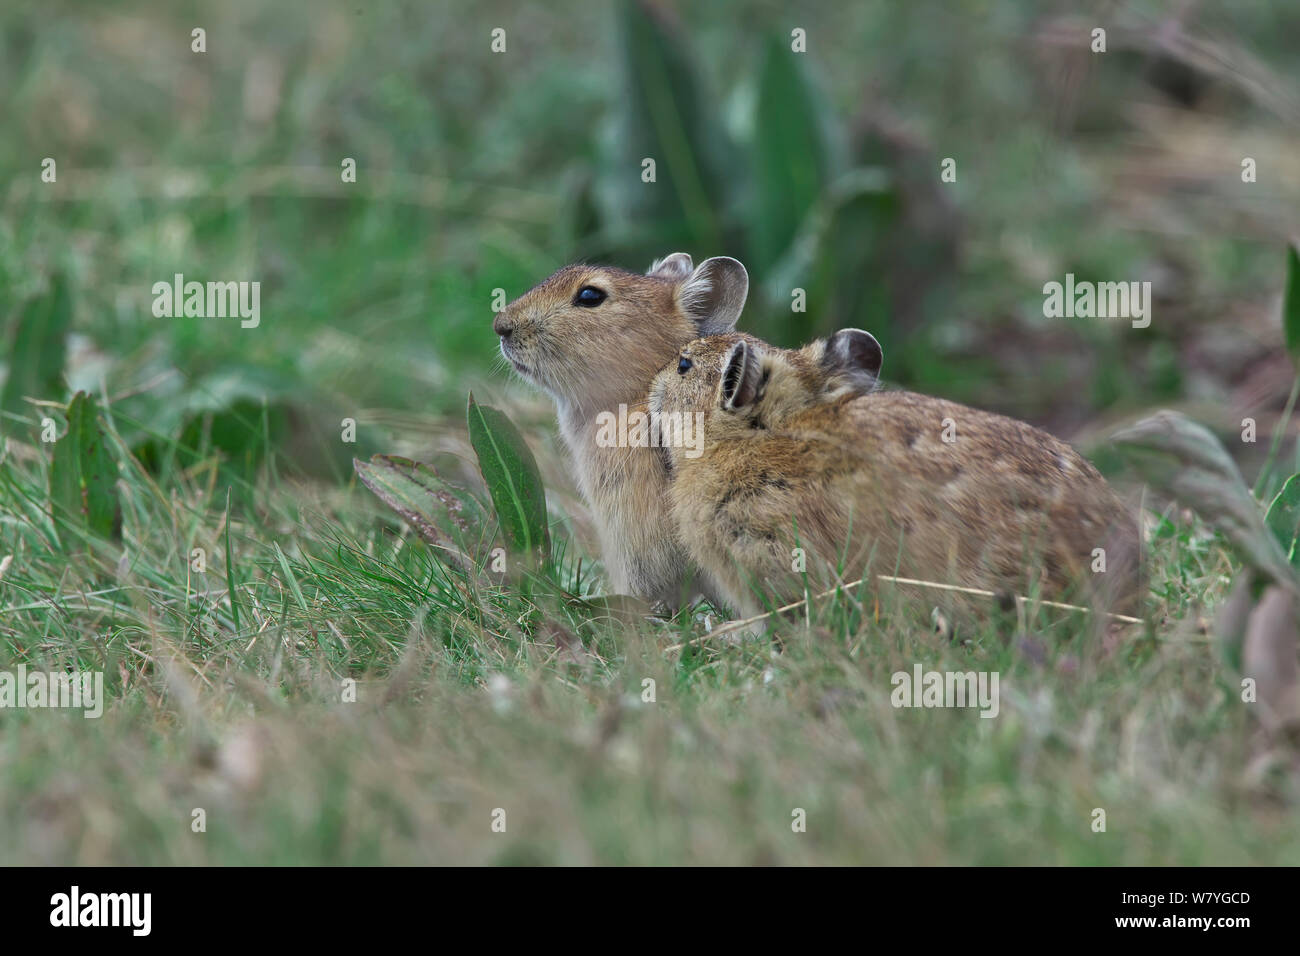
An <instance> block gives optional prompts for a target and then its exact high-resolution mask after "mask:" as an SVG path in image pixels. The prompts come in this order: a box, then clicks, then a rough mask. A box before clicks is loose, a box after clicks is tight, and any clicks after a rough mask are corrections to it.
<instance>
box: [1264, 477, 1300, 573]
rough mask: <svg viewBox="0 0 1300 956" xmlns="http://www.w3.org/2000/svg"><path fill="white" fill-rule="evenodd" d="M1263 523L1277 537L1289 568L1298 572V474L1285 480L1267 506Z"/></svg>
mask: <svg viewBox="0 0 1300 956" xmlns="http://www.w3.org/2000/svg"><path fill="white" fill-rule="evenodd" d="M1264 523H1265V524H1266V525H1268V528H1269V530H1270V531H1272V532H1273V534H1274V535H1276V536H1277V540H1278V543H1279V544H1281V545H1282V551H1283V553H1285V554H1286V556H1287V560H1289V561H1290V562H1291V567H1293V568H1296V569H1298V570H1300V474H1295V475H1292V476H1291V477H1290V478H1288V479H1287V480H1286V484H1284V485H1283V486H1282V490H1281V491H1279V492H1278V493H1277V497H1276V498H1274V499H1273V502H1272V504H1270V505H1269V506H1268V513H1267V514H1266V515H1264Z"/></svg>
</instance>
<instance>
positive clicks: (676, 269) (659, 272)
mask: <svg viewBox="0 0 1300 956" xmlns="http://www.w3.org/2000/svg"><path fill="white" fill-rule="evenodd" d="M694 269H695V263H693V262H691V257H690V256H689V255H687V254H686V253H685V252H674V253H673V254H672V255H670V256H664V257H663V258H662V259H656V260H655V261H654V262H652V263H650V268H649V269H647V270H646V275H648V276H659V277H660V278H664V279H685V278H686V277H687V276H689V275H690V274H691V272H693V271H694Z"/></svg>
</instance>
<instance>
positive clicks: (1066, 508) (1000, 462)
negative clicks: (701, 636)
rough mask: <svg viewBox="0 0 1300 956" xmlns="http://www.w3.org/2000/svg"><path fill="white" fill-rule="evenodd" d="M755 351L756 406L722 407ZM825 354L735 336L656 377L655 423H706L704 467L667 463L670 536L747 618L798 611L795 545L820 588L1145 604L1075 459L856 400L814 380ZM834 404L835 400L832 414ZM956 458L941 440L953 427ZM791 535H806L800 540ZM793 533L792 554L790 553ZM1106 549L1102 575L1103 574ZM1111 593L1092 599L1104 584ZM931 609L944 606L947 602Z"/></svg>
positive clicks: (895, 404)
mask: <svg viewBox="0 0 1300 956" xmlns="http://www.w3.org/2000/svg"><path fill="white" fill-rule="evenodd" d="M738 341H745V342H746V343H748V344H750V345H751V346H753V347H755V348H756V350H757V352H758V354H759V356H760V358H759V366H758V367H759V369H760V370H761V372H760V377H761V380H762V391H761V394H760V397H759V398H758V400H757V401H756V402H754V403H753V404H752V405H751V406H749V407H747V408H743V409H737V410H735V411H728V410H726V409H724V408H722V407H721V399H720V397H719V392H720V379H721V374H722V368H721V366H722V362H723V360H724V358H725V356H726V355H727V353H728V351H729V350H730V349H731V348H732V347H733V346H734V345H735V343H736V342H738ZM824 347H825V346H824V343H822V342H818V343H814V344H813V345H811V346H808V347H806V348H804V349H802V350H799V351H797V352H785V351H782V350H778V349H772V348H770V347H766V346H764V345H763V344H762V343H760V342H758V341H757V340H755V339H752V338H750V337H747V336H742V335H729V336H717V337H713V338H711V339H708V340H702V341H697V342H692V343H690V344H689V345H687V346H686V348H685V349H684V350H683V352H682V354H683V355H685V356H687V357H689V358H690V359H691V361H692V362H693V367H692V368H691V370H690V371H689V372H688V373H687V374H685V375H680V374H678V371H677V363H676V362H674V363H671V364H670V365H668V366H666V367H665V368H664V369H663V370H662V371H661V372H660V374H659V375H658V376H657V377H656V378H655V381H654V383H653V385H652V389H651V407H652V408H654V409H656V410H659V411H663V412H671V411H675V410H676V411H703V412H705V414H706V416H707V422H708V424H707V425H706V430H705V442H704V453H703V455H702V456H701V457H699V458H696V459H691V458H688V457H686V456H685V455H684V454H683V453H682V450H681V449H673V450H672V451H671V463H672V469H673V485H672V490H671V500H672V511H673V519H674V524H675V526H676V528H677V530H678V533H679V536H680V538H681V540H682V543H683V545H684V546H685V548H686V550H687V552H688V553H689V554H690V556H691V557H692V559H693V560H694V561H695V562H696V563H697V564H698V565H699V567H700V568H702V569H704V570H705V571H706V572H707V573H708V574H709V575H710V577H712V578H713V579H714V581H715V582H716V585H717V589H718V591H719V593H720V594H721V595H722V596H723V597H724V599H725V600H726V601H727V602H728V603H729V604H731V605H732V607H733V609H734V610H735V611H737V612H738V613H740V614H742V615H745V616H750V615H753V614H756V613H760V612H761V610H762V607H761V606H760V603H759V601H758V599H757V598H756V596H755V594H754V588H755V586H757V587H758V588H760V589H761V590H763V591H765V592H766V593H767V594H768V595H770V596H772V597H773V598H774V599H776V600H778V601H780V602H788V601H790V600H796V599H798V598H799V597H801V596H802V592H803V581H802V578H801V576H800V575H797V574H795V573H792V556H791V549H792V548H794V547H795V546H796V540H797V543H798V544H799V545H800V546H802V547H803V548H804V549H805V551H806V552H807V554H808V571H809V572H810V575H812V576H813V577H814V578H816V577H817V576H818V575H817V574H814V570H815V565H816V566H817V568H819V569H820V571H821V572H822V573H821V575H820V577H821V578H822V583H825V582H826V581H830V580H833V577H834V575H833V574H832V573H830V571H829V569H832V568H836V567H840V566H842V568H843V572H842V578H843V580H854V579H856V578H857V577H859V576H861V574H862V573H863V572H864V570H865V569H866V568H867V567H868V565H869V567H870V569H871V571H872V572H873V573H881V574H898V575H901V576H904V577H915V578H921V579H924V580H929V581H938V582H944V583H950V584H958V585H963V586H967V587H977V588H984V589H989V590H994V591H999V592H1010V593H1014V594H1028V593H1030V589H1031V588H1032V587H1034V585H1035V584H1036V585H1038V586H1039V587H1040V588H1041V593H1042V594H1043V596H1044V597H1048V598H1054V599H1058V600H1059V599H1076V600H1077V599H1079V597H1080V592H1079V591H1078V590H1077V588H1076V585H1078V584H1079V583H1080V582H1083V583H1084V585H1085V587H1088V588H1089V589H1090V590H1091V591H1092V594H1091V597H1092V598H1093V599H1096V600H1100V601H1101V602H1102V603H1103V604H1104V605H1105V606H1106V607H1107V608H1110V609H1117V610H1125V611H1132V610H1133V609H1134V608H1135V607H1136V604H1137V600H1138V595H1139V593H1140V577H1139V575H1138V573H1137V568H1138V555H1139V548H1138V535H1137V529H1136V523H1135V522H1134V521H1133V520H1132V519H1131V517H1130V516H1129V515H1127V514H1126V513H1125V508H1124V506H1123V505H1122V503H1121V502H1120V500H1119V498H1118V497H1117V496H1116V495H1115V493H1114V492H1113V491H1112V490H1111V489H1110V487H1109V486H1108V485H1107V484H1106V482H1105V480H1104V479H1103V478H1102V476H1101V475H1100V474H1099V473H1098V472H1097V470H1096V469H1095V468H1094V467H1093V466H1092V465H1091V464H1089V463H1088V462H1087V461H1085V460H1084V459H1083V458H1082V457H1081V456H1080V455H1079V454H1078V453H1077V452H1076V451H1075V450H1074V449H1073V448H1071V447H1070V446H1069V445H1067V444H1065V443H1064V442H1061V441H1058V440H1057V439H1056V438H1053V437H1052V436H1051V435H1049V434H1047V433H1046V432H1043V431H1041V430H1039V429H1036V428H1032V427H1031V426H1029V425H1026V424H1024V423H1023V422H1019V421H1016V420H1014V419H1010V418H1006V417H1003V416H1000V415H995V414H992V413H990V412H984V411H980V410H978V409H973V408H967V407H965V406H962V405H958V404H956V403H954V402H949V401H944V400H943V399H938V398H930V397H927V396H924V395H917V394H913V393H910V392H905V391H896V390H874V391H871V392H869V393H867V394H855V393H854V392H853V391H851V390H846V389H844V388H842V387H840V386H841V384H842V383H840V382H838V381H837V380H836V379H835V377H834V376H833V375H829V374H827V372H826V371H825V370H823V369H821V367H820V365H819V361H820V358H821V356H822V354H823V351H824ZM823 396H825V397H823ZM945 419H951V420H952V421H953V423H954V424H955V429H956V431H955V435H956V441H955V442H953V443H951V444H949V443H946V442H944V441H943V440H942V435H943V431H944V424H943V423H944V420H945ZM796 529H797V532H796ZM796 534H797V539H796ZM1098 547H1102V548H1105V549H1106V553H1107V563H1108V569H1107V574H1106V575H1104V576H1102V575H1092V574H1091V573H1090V565H1091V563H1092V550H1093V549H1094V548H1098ZM1099 582H1100V583H1104V584H1105V585H1107V586H1106V587H1105V588H1096V587H1095V585H1096V584H1097V583H1099ZM936 603H938V602H936Z"/></svg>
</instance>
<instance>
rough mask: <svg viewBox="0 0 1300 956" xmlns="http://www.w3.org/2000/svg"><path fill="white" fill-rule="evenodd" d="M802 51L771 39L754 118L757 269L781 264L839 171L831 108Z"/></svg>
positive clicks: (776, 38)
mask: <svg viewBox="0 0 1300 956" xmlns="http://www.w3.org/2000/svg"><path fill="white" fill-rule="evenodd" d="M804 62H805V58H804V56H803V55H802V54H799V53H795V52H793V51H792V50H791V49H790V44H789V42H788V41H786V40H783V39H782V38H780V37H777V36H773V37H770V38H769V39H768V42H767V45H766V50H765V53H764V57H763V65H762V68H761V70H760V73H759V81H758V105H757V108H756V116H755V142H754V157H755V158H754V164H755V174H756V176H755V178H756V182H755V198H756V200H757V206H758V218H757V219H756V220H755V222H754V251H755V261H754V265H755V267H756V268H757V269H758V270H759V271H760V272H761V271H763V270H765V269H766V268H767V267H768V266H770V265H771V264H772V263H774V262H776V261H777V259H778V258H780V257H781V256H782V255H783V254H784V253H785V252H786V250H787V249H789V247H790V243H791V242H792V241H793V240H794V237H795V235H796V233H797V232H798V231H799V227H800V226H801V225H802V223H803V221H804V219H805V217H807V215H808V213H809V212H811V211H812V209H813V206H814V205H815V204H816V203H817V201H818V200H819V199H820V198H821V196H822V194H823V192H824V191H825V189H826V187H827V185H828V184H829V183H830V181H831V179H832V178H833V176H834V174H835V173H836V172H837V171H838V169H837V168H836V165H837V164H834V163H833V159H832V144H831V134H830V129H831V126H830V119H829V111H828V110H827V109H826V106H825V103H824V101H823V100H822V98H821V97H820V95H819V92H818V90H817V89H816V88H815V87H814V85H813V84H812V82H811V81H810V79H809V78H808V76H807V72H806V69H805V67H804Z"/></svg>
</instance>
